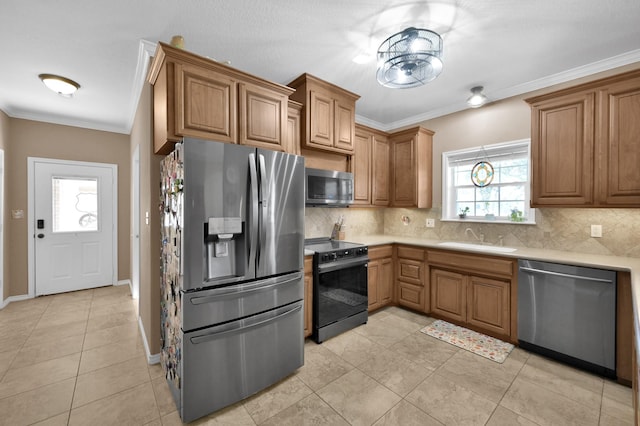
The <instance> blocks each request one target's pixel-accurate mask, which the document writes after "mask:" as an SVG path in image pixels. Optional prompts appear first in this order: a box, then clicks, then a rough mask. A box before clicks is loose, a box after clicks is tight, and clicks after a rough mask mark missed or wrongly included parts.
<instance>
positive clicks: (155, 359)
mask: <svg viewBox="0 0 640 426" xmlns="http://www.w3.org/2000/svg"><path fill="white" fill-rule="evenodd" d="M138 328H139V329H140V334H141V335H142V343H143V344H144V352H145V354H146V355H147V363H149V364H158V363H160V354H153V355H152V354H151V350H150V349H149V343H148V341H147V334H146V333H145V332H144V325H143V324H142V318H140V317H138Z"/></svg>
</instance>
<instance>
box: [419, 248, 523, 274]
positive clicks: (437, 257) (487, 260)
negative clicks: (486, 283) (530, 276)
mask: <svg viewBox="0 0 640 426" xmlns="http://www.w3.org/2000/svg"><path fill="white" fill-rule="evenodd" d="M427 261H428V262H429V263H430V264H437V265H443V266H450V267H453V268H455V269H456V270H460V269H462V270H465V271H471V272H483V273H487V274H489V275H500V276H505V277H512V276H513V273H514V266H513V265H514V261H513V260H510V259H499V258H495V257H488V256H478V255H472V254H460V253H454V252H450V251H439V250H429V251H428V252H427Z"/></svg>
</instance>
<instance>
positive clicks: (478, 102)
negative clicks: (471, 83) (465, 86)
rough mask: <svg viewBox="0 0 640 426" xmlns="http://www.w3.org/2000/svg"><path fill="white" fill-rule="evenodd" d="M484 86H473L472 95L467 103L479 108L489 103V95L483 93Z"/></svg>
mask: <svg viewBox="0 0 640 426" xmlns="http://www.w3.org/2000/svg"><path fill="white" fill-rule="evenodd" d="M483 90H484V87H482V86H476V87H473V88H471V96H469V99H467V105H469V106H470V107H471V108H479V107H481V106H482V105H484V104H486V103H487V100H488V99H487V97H486V96H485V95H484V93H482V91H483Z"/></svg>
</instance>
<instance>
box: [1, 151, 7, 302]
mask: <svg viewBox="0 0 640 426" xmlns="http://www.w3.org/2000/svg"><path fill="white" fill-rule="evenodd" d="M4 198H5V189H4V149H0V309H2V308H3V307H4V234H5V232H6V231H5V226H4Z"/></svg>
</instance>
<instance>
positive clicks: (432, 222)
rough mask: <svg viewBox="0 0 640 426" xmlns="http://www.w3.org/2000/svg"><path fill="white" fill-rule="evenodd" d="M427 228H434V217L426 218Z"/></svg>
mask: <svg viewBox="0 0 640 426" xmlns="http://www.w3.org/2000/svg"><path fill="white" fill-rule="evenodd" d="M426 222H427V228H434V227H435V226H436V220H435V219H427V221H426Z"/></svg>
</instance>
